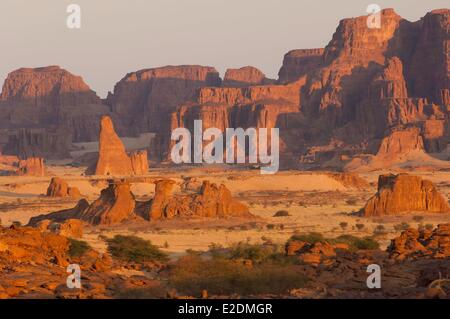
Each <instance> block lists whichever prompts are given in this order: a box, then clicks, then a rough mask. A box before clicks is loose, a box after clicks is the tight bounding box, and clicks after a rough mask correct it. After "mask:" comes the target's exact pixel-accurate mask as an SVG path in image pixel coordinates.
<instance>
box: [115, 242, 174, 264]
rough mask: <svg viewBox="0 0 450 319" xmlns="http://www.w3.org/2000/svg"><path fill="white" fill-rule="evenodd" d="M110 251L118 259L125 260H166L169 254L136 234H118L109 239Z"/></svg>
mask: <svg viewBox="0 0 450 319" xmlns="http://www.w3.org/2000/svg"><path fill="white" fill-rule="evenodd" d="M107 243H108V251H109V252H110V253H111V256H113V257H114V258H116V259H119V260H123V261H127V262H130V261H134V262H146V261H166V260H167V255H166V254H165V253H163V252H162V251H160V250H159V248H158V247H156V246H154V245H153V244H152V243H151V242H150V241H149V240H144V239H142V238H139V237H136V236H122V235H116V236H114V238H112V239H108V240H107Z"/></svg>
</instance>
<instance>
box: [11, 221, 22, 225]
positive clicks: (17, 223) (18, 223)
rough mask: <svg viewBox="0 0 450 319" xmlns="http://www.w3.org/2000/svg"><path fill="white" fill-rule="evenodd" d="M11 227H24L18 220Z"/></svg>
mask: <svg viewBox="0 0 450 319" xmlns="http://www.w3.org/2000/svg"><path fill="white" fill-rule="evenodd" d="M11 225H13V226H14V227H22V223H21V222H19V221H18V220H15V221H13V222H12V223H11Z"/></svg>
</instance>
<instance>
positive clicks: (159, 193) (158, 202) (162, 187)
mask: <svg viewBox="0 0 450 319" xmlns="http://www.w3.org/2000/svg"><path fill="white" fill-rule="evenodd" d="M174 184H175V182H174V181H172V180H159V181H157V182H155V197H153V199H152V201H151V203H150V209H149V210H148V213H146V216H145V217H146V218H147V219H148V220H157V219H161V218H163V217H165V216H164V214H165V209H166V206H167V205H168V203H169V201H170V198H171V197H172V190H173V186H174Z"/></svg>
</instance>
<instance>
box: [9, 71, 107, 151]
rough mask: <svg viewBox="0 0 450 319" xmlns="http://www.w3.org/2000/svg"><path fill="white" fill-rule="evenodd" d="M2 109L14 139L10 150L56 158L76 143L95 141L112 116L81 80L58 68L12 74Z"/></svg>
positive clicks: (14, 72)
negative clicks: (104, 121) (106, 117)
mask: <svg viewBox="0 0 450 319" xmlns="http://www.w3.org/2000/svg"><path fill="white" fill-rule="evenodd" d="M0 108H1V110H2V112H1V115H0V128H2V129H6V130H7V131H8V134H9V135H11V138H10V140H9V143H8V145H7V146H6V148H5V151H6V152H8V153H10V154H15V155H20V156H45V157H53V158H62V157H67V156H68V151H69V149H70V146H71V145H70V144H71V142H72V141H76V142H79V141H92V140H95V137H96V132H97V131H98V119H99V117H100V115H102V114H107V113H108V112H109V110H108V108H107V107H106V106H104V105H102V101H101V99H100V98H99V97H98V96H97V95H96V94H95V92H93V91H92V90H91V89H90V88H89V87H88V86H87V84H86V83H85V82H84V81H83V79H82V78H81V77H79V76H75V75H73V74H71V73H70V72H68V71H66V70H64V69H62V68H60V67H58V66H49V67H42V68H34V69H31V68H23V69H19V70H16V71H13V72H11V73H10V74H9V75H8V77H7V78H6V80H5V82H4V84H3V89H2V93H1V95H0Z"/></svg>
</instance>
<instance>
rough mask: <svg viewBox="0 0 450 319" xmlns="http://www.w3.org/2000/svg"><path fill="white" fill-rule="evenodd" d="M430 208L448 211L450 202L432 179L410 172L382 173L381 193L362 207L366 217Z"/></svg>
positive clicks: (379, 187)
mask: <svg viewBox="0 0 450 319" xmlns="http://www.w3.org/2000/svg"><path fill="white" fill-rule="evenodd" d="M414 211H426V212H435V213H448V212H449V205H448V203H447V201H446V200H445V198H444V197H443V196H442V195H441V194H440V193H439V192H438V190H437V189H436V187H435V186H434V185H433V183H432V182H430V181H428V180H423V179H422V178H420V177H418V176H412V175H408V174H399V175H392V174H391V175H380V177H379V178H378V192H377V194H376V195H375V196H373V197H372V198H371V199H369V201H368V202H367V204H366V206H365V207H364V208H363V209H362V210H361V214H362V215H363V216H367V217H368V216H383V215H395V214H399V213H406V212H414Z"/></svg>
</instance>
